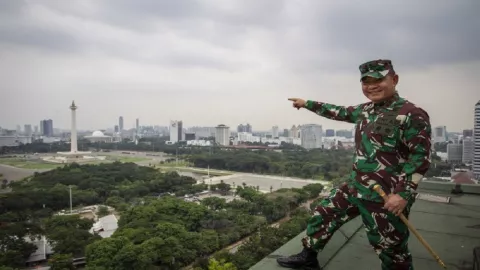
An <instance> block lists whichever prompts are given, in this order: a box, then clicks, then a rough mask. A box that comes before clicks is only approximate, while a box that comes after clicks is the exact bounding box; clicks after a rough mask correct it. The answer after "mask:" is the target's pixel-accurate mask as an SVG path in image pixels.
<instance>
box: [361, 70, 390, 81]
mask: <svg viewBox="0 0 480 270" xmlns="http://www.w3.org/2000/svg"><path fill="white" fill-rule="evenodd" d="M387 74H388V73H387ZM387 74H385V75H383V74H382V73H381V72H379V71H374V72H367V73H365V74H362V76H361V77H360V80H363V78H365V77H372V78H375V79H383V78H385V76H387Z"/></svg>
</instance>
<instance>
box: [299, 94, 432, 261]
mask: <svg viewBox="0 0 480 270" xmlns="http://www.w3.org/2000/svg"><path fill="white" fill-rule="evenodd" d="M306 108H307V109H308V110H310V111H312V112H315V113H316V114H318V115H320V116H323V117H326V118H328V119H332V120H337V121H344V122H348V123H353V124H355V153H354V155H353V165H352V171H351V174H350V177H349V181H348V185H347V184H344V185H343V186H342V187H341V188H338V189H333V190H332V192H331V194H330V196H329V197H328V198H327V199H325V200H323V201H322V202H321V203H320V205H319V206H318V207H317V208H316V210H315V213H314V215H313V216H312V217H311V219H310V220H309V222H308V227H307V238H305V239H304V240H303V244H304V245H305V246H311V247H313V248H314V249H316V250H318V251H320V250H322V249H323V248H324V246H325V245H326V244H327V243H328V241H329V240H330V238H331V237H332V235H333V233H334V232H335V231H336V230H337V229H338V228H340V227H341V226H342V225H343V224H344V223H346V222H348V221H349V220H351V219H353V218H355V217H357V216H358V215H361V217H362V220H363V224H364V226H365V229H366V232H367V236H368V240H369V242H370V244H371V245H372V246H373V248H374V250H375V251H376V252H377V254H378V256H379V258H380V259H381V261H382V269H384V270H386V269H402V270H404V269H409V270H412V269H413V266H412V257H411V255H410V252H409V251H408V238H409V231H408V228H407V227H406V225H404V224H403V222H402V221H401V220H400V219H399V218H398V217H395V216H394V215H393V214H391V213H389V212H387V211H386V210H385V209H382V207H383V203H384V202H383V199H382V197H380V195H379V194H377V193H376V192H375V191H373V189H372V188H373V186H374V185H375V184H379V185H380V186H381V187H382V188H383V190H384V191H385V193H387V194H392V193H394V194H398V195H400V196H401V197H402V198H404V199H405V200H407V201H408V205H407V207H406V208H405V211H404V215H405V216H406V217H407V218H408V214H409V211H410V207H411V206H412V204H413V202H414V198H415V197H414V196H413V195H414V192H415V190H416V188H417V186H418V183H419V181H420V180H421V179H422V178H423V175H425V173H426V172H427V171H428V168H429V167H430V154H431V125H430V119H429V116H428V114H427V113H426V112H425V111H424V110H422V109H421V108H419V107H417V106H415V105H414V104H413V103H411V102H409V101H407V100H406V99H404V98H401V97H400V96H399V95H398V93H395V95H394V96H393V97H392V98H391V99H389V100H386V101H384V102H380V103H373V102H368V103H364V104H360V105H357V106H350V107H343V106H337V105H333V104H328V103H323V102H316V101H312V100H308V101H307V103H306Z"/></svg>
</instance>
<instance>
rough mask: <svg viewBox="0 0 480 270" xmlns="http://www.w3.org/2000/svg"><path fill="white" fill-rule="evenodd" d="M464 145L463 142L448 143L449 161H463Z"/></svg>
mask: <svg viewBox="0 0 480 270" xmlns="http://www.w3.org/2000/svg"><path fill="white" fill-rule="evenodd" d="M462 156H463V147H462V145H461V144H456V143H450V144H448V145H447V161H448V162H450V163H461V162H462Z"/></svg>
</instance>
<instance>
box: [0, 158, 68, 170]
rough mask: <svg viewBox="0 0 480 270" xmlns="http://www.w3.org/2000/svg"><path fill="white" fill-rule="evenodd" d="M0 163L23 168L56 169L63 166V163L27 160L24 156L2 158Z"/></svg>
mask: <svg viewBox="0 0 480 270" xmlns="http://www.w3.org/2000/svg"><path fill="white" fill-rule="evenodd" d="M0 164H5V165H9V166H12V167H17V168H22V169H55V168H57V167H60V166H63V164H53V163H47V162H44V161H41V160H39V161H32V160H25V159H22V158H0Z"/></svg>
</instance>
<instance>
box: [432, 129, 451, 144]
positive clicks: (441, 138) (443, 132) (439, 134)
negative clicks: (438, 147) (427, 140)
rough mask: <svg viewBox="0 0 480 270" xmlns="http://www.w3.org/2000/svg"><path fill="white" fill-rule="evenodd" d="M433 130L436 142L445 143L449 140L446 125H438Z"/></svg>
mask: <svg viewBox="0 0 480 270" xmlns="http://www.w3.org/2000/svg"><path fill="white" fill-rule="evenodd" d="M433 130H434V132H433V142H434V143H443V142H446V141H447V140H448V137H447V127H446V126H437V127H435V128H434V129H433Z"/></svg>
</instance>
